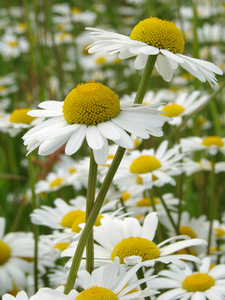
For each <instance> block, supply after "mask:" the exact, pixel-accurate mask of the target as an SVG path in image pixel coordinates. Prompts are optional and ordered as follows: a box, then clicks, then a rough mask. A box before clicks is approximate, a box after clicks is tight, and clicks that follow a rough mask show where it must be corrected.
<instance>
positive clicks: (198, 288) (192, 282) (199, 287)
mask: <svg viewBox="0 0 225 300" xmlns="http://www.w3.org/2000/svg"><path fill="white" fill-rule="evenodd" d="M214 285H215V280H214V279H213V278H212V277H211V276H209V275H208V274H205V273H195V274H192V275H190V276H187V277H186V278H185V279H184V281H183V283H182V286H183V288H184V289H185V290H187V291H188V292H203V291H205V290H208V289H210V288H211V287H212V286H214Z"/></svg>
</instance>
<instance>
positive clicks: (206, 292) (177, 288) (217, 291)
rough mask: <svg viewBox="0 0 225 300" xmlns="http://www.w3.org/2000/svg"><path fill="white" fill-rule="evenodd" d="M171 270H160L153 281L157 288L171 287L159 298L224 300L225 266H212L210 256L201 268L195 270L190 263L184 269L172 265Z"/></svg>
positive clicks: (161, 299)
mask: <svg viewBox="0 0 225 300" xmlns="http://www.w3.org/2000/svg"><path fill="white" fill-rule="evenodd" d="M169 268H170V270H163V271H161V272H159V275H160V276H159V277H158V278H155V279H154V280H153V281H152V282H151V286H152V287H153V288H156V289H169V291H166V292H165V293H162V294H161V295H159V296H158V297H157V300H176V299H177V300H178V299H186V300H188V299H191V300H197V299H198V300H200V299H201V300H206V299H208V300H222V299H225V285H224V282H225V266H224V265H222V264H221V265H216V266H215V267H213V268H210V258H209V257H205V258H204V259H203V260H202V265H201V266H200V267H199V270H198V271H197V272H196V271H193V270H192V269H191V268H190V267H189V266H188V265H186V268H185V269H184V270H180V269H179V268H178V267H177V266H174V265H170V266H169Z"/></svg>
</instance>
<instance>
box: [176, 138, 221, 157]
mask: <svg viewBox="0 0 225 300" xmlns="http://www.w3.org/2000/svg"><path fill="white" fill-rule="evenodd" d="M180 143H181V148H182V151H183V152H188V153H192V152H194V151H200V150H206V151H207V152H208V153H209V154H211V155H216V154H217V152H218V151H220V152H222V153H223V154H225V138H221V137H219V136H206V137H204V138H201V137H198V136H193V137H188V138H183V139H181V140H180Z"/></svg>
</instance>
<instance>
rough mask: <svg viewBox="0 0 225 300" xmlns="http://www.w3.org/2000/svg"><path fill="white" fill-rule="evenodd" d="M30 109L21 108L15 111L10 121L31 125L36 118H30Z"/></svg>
mask: <svg viewBox="0 0 225 300" xmlns="http://www.w3.org/2000/svg"><path fill="white" fill-rule="evenodd" d="M30 110H31V109H30V108H19V109H15V110H14V111H13V112H12V113H11V116H10V118H9V121H10V122H12V123H24V124H30V123H31V122H32V121H33V120H35V119H36V117H31V116H28V115H27V113H28V111H30Z"/></svg>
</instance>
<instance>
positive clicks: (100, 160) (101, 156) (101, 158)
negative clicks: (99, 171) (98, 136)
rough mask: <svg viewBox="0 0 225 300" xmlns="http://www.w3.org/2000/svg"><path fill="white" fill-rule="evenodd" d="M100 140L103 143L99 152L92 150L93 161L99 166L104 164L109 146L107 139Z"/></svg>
mask: <svg viewBox="0 0 225 300" xmlns="http://www.w3.org/2000/svg"><path fill="white" fill-rule="evenodd" d="M102 138H103V142H104V144H103V147H102V148H101V149H99V150H95V149H94V150H93V154H94V158H95V161H96V163H97V164H99V165H103V164H104V163H106V161H107V159H108V155H109V146H108V142H107V139H106V138H105V137H102Z"/></svg>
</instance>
